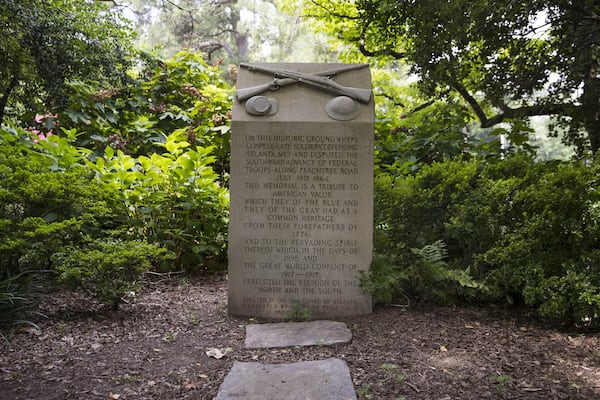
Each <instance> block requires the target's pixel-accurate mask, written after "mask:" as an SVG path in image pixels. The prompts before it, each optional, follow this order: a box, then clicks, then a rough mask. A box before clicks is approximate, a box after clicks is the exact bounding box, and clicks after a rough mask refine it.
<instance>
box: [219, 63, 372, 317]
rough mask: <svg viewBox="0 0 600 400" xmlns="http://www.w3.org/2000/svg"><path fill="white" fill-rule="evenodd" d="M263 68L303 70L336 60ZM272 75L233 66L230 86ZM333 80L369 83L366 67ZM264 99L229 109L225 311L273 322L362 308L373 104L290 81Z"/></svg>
mask: <svg viewBox="0 0 600 400" xmlns="http://www.w3.org/2000/svg"><path fill="white" fill-rule="evenodd" d="M262 65H268V66H269V67H271V68H279V69H282V70H288V71H289V70H291V71H300V72H306V73H318V72H320V71H323V70H330V69H333V68H337V67H343V66H344V65H343V64H262ZM272 80H273V76H272V75H268V74H262V73H257V72H251V71H249V70H248V69H245V68H241V69H240V71H239V74H238V79H237V89H238V91H239V90H241V89H244V88H254V87H260V86H261V85H265V84H268V83H269V82H271V81H272ZM336 82H337V83H338V84H340V85H343V86H345V87H353V88H355V89H361V90H363V91H364V90H367V92H368V91H370V88H371V80H370V72H369V70H368V68H363V69H359V70H355V71H350V72H344V73H340V74H338V75H337V76H336ZM263 96H264V97H265V98H259V99H254V101H252V100H251V99H248V100H246V101H242V102H240V101H239V100H236V101H235V103H234V107H233V119H232V134H231V180H230V198H231V200H230V203H231V205H230V224H229V237H228V240H229V299H228V303H229V312H230V313H231V314H233V315H246V316H255V317H265V318H271V319H276V320H283V319H288V318H290V317H291V316H292V314H293V312H294V310H298V309H299V308H306V309H307V310H308V311H309V312H310V315H311V317H312V318H318V319H327V318H337V317H344V316H353V315H361V314H368V313H370V312H371V310H372V304H371V298H370V296H369V295H367V294H366V293H364V292H363V290H362V289H361V288H360V285H359V273H360V272H361V271H367V270H368V269H369V267H370V264H371V258H372V241H373V238H372V236H373V232H372V229H373V124H374V111H373V101H372V99H371V100H370V101H369V103H368V104H364V103H361V102H359V101H354V100H352V99H350V98H348V97H344V96H341V98H339V97H340V96H336V95H335V94H331V93H329V92H327V91H323V90H315V89H312V88H309V87H307V85H305V84H296V83H293V84H289V85H285V86H282V87H281V88H280V89H279V90H276V91H267V92H266V93H263ZM248 101H250V103H251V104H250V106H251V107H246V106H247V102H248ZM261 113H263V114H261Z"/></svg>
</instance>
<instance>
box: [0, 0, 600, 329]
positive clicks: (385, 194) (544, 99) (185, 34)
mask: <svg viewBox="0 0 600 400" xmlns="http://www.w3.org/2000/svg"><path fill="white" fill-rule="evenodd" d="M211 7H212V8H211ZM284 11H285V13H284ZM599 15H600V5H598V4H597V2H594V1H592V0H589V1H588V0H585V1H581V2H578V4H577V5H573V4H572V3H571V2H565V1H560V0H556V1H552V2H537V1H533V2H528V3H527V4H525V3H518V4H517V3H515V2H512V1H496V2H488V1H474V2H444V3H439V2H429V1H424V2H418V3H415V2H405V1H350V2H349V1H335V0H313V1H309V2H302V1H298V2H281V4H280V3H279V2H271V1H260V2H256V1H255V2H245V1H226V2H218V4H217V3H214V4H213V3H210V7H209V5H208V3H206V2H198V1H192V0H186V1H179V2H177V1H168V2H163V1H154V0H146V1H143V0H138V1H120V2H119V1H115V2H103V1H72V0H44V1H41V0H27V1H20V0H19V1H17V0H6V1H5V2H4V3H3V7H2V8H1V9H0V60H2V61H1V62H0V122H1V125H0V204H1V206H0V324H2V326H4V327H6V326H10V325H11V324H20V323H23V321H34V320H35V318H36V317H35V316H34V315H32V314H31V313H32V312H35V299H36V296H37V295H39V294H43V293H44V292H45V291H46V290H49V289H50V288H54V287H57V285H58V286H60V285H65V284H69V285H72V287H74V288H78V289H81V290H84V291H86V292H89V293H91V294H92V295H95V296H97V297H98V299H100V300H101V301H102V302H104V303H105V304H106V305H107V306H110V307H118V305H119V303H120V302H121V301H122V300H123V299H124V298H125V297H127V296H129V295H131V293H133V292H134V290H135V288H136V285H139V284H140V282H141V280H140V276H142V274H143V273H144V272H146V271H154V272H157V273H160V272H168V271H185V272H186V273H190V274H191V273H194V274H206V273H212V272H222V271H223V270H224V269H225V268H226V259H225V254H226V252H225V250H226V244H227V223H228V190H227V185H228V168H229V120H230V117H231V113H230V108H231V101H232V97H231V96H232V93H233V91H232V84H234V83H235V73H236V65H235V64H236V63H237V62H239V61H240V60H248V59H250V60H261V61H265V60H267V61H292V60H293V61H298V60H302V61H333V60H335V61H339V60H342V61H346V62H368V63H370V64H371V66H372V72H373V81H374V92H375V96H376V108H377V116H378V117H377V121H376V147H375V149H374V151H375V156H376V157H375V159H376V164H375V167H374V173H375V177H376V193H375V196H376V198H375V201H376V207H375V210H376V214H375V225H376V226H375V228H376V229H375V232H376V237H375V255H374V261H373V265H372V269H371V272H370V273H369V274H368V275H364V276H363V277H362V282H363V285H364V287H365V289H366V290H369V291H370V292H371V293H372V294H373V296H374V298H375V300H377V301H379V302H384V303H389V302H402V303H410V304H414V303H415V302H441V303H450V302H473V303H478V304H481V303H489V302H494V303H501V304H506V305H526V306H529V307H532V308H534V309H536V310H537V311H538V312H539V314H540V315H541V316H544V317H547V318H550V319H553V320H556V321H559V322H561V323H565V324H571V325H575V326H581V327H598V325H599V316H600V269H599V268H600V267H599V262H600V198H599V192H598V190H599V187H598V172H599V168H600V166H599V165H598V161H597V155H596V153H597V149H598V139H597V137H598V129H600V128H598V127H599V126H600V117H599V116H600V90H599V88H600V85H599V84H598V82H599V79H600V77H599V76H598V68H597V67H598V59H599V57H600V50H599V46H600V44H599V43H598V37H600V36H599V35H597V33H598V31H599V30H600V18H599V17H598V16H599ZM124 16H127V18H124ZM208 16H210V18H208ZM309 16H310V18H308V17H309ZM129 21H132V22H129ZM200 21H203V23H204V24H199V22H200ZM311 21H312V23H313V25H312V28H313V29H316V28H315V27H318V29H320V32H319V33H311V32H312V31H311V30H310V29H311V24H310V22H311ZM174 22H175V23H174ZM306 22H309V23H306ZM131 25H135V27H136V29H137V31H138V32H139V35H138V36H137V38H136V35H135V34H134V31H133V29H132V27H131ZM248 26H260V29H256V31H255V32H251V31H250V30H248V28H247V27H248ZM290 26H293V27H294V29H293V30H290V29H287V28H289V27H290ZM156 32H161V33H163V34H162V35H161V40H160V41H159V40H158V36H157V34H156ZM219 32H223V35H221V36H219ZM225 32H226V33H225ZM332 34H333V35H332ZM153 38H154V39H153ZM326 39H327V40H329V43H328V42H327V41H326ZM153 40H154V41H155V42H157V43H158V42H160V45H161V47H160V48H159V49H158V50H154V49H153V50H150V49H148V48H147V47H146V49H145V50H140V47H139V46H141V45H148V44H151V43H152V42H153ZM155 44H156V43H155ZM184 47H187V48H192V49H193V51H189V50H186V51H181V50H179V49H181V48H184ZM548 135H549V136H554V138H550V137H548ZM556 137H558V138H556ZM561 139H562V141H563V142H564V144H568V145H569V146H570V147H567V146H565V145H564V144H561V143H560V140H561Z"/></svg>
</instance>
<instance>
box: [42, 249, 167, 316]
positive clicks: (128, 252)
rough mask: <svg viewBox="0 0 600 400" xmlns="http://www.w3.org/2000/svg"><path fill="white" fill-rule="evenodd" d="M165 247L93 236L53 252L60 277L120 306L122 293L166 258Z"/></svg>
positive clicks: (124, 293)
mask: <svg viewBox="0 0 600 400" xmlns="http://www.w3.org/2000/svg"><path fill="white" fill-rule="evenodd" d="M169 258H172V257H171V255H170V254H169V253H168V252H167V250H166V249H164V248H160V247H158V246H156V245H153V244H148V243H144V242H142V241H139V240H114V239H99V240H94V241H92V242H91V243H89V244H88V245H86V246H83V247H75V248H66V249H65V252H62V253H55V254H53V256H52V261H53V262H54V265H55V268H56V270H57V271H58V273H59V280H60V281H62V282H66V283H68V284H70V285H71V286H72V287H74V288H78V289H80V290H84V291H86V292H88V293H91V294H92V295H95V296H96V297H97V298H98V299H99V300H100V301H101V302H102V303H103V304H105V305H108V306H111V307H112V308H113V309H117V308H118V306H119V304H120V302H121V300H122V299H123V297H124V296H125V295H126V294H127V293H129V292H131V291H133V290H134V289H136V288H137V284H138V283H139V278H140V275H141V274H142V273H143V272H145V271H148V270H150V269H152V267H153V266H155V265H159V264H160V263H163V262H165V261H166V260H168V259H169Z"/></svg>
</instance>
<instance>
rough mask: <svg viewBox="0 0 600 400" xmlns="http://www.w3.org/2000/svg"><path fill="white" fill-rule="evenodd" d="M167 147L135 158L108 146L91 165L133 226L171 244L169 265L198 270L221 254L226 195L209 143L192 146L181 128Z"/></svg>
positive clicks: (138, 232) (144, 234)
mask: <svg viewBox="0 0 600 400" xmlns="http://www.w3.org/2000/svg"><path fill="white" fill-rule="evenodd" d="M163 147H164V149H165V151H164V152H163V153H161V154H158V153H154V154H152V156H150V157H146V156H139V157H137V158H135V157H132V156H129V155H126V154H124V153H123V152H122V151H120V150H119V151H117V152H116V153H115V152H113V151H112V149H111V148H110V147H108V148H107V149H106V154H105V158H98V159H97V160H96V163H95V165H94V168H95V169H96V170H97V173H98V177H99V179H101V180H102V181H104V182H105V183H106V184H107V185H108V186H110V187H111V188H113V189H114V190H116V191H117V193H118V194H119V198H120V199H121V201H122V202H123V204H124V206H125V207H126V209H127V210H128V217H129V221H128V224H129V225H130V226H131V228H132V231H133V232H135V234H136V235H137V236H138V237H139V238H141V239H144V240H147V241H148V242H150V243H158V244H160V245H162V246H164V247H166V248H168V249H170V250H171V251H172V252H173V253H174V254H175V255H176V259H175V261H174V262H173V263H172V264H171V266H170V268H179V269H185V270H187V271H188V272H199V271H202V269H204V268H207V267H206V259H207V258H208V257H210V256H216V255H220V254H223V253H224V250H225V245H226V240H227V222H228V206H229V196H228V192H227V190H226V189H225V188H223V187H222V186H221V185H220V184H219V182H218V175H217V174H216V173H215V172H214V170H213V169H212V167H211V163H212V162H213V161H214V157H213V156H212V155H210V152H211V150H212V148H202V147H200V146H195V147H194V148H191V147H192V146H191V145H190V143H189V142H187V140H186V135H185V132H184V131H182V130H178V131H175V132H173V133H172V134H171V135H169V136H168V137H167V139H166V143H165V144H164V145H163Z"/></svg>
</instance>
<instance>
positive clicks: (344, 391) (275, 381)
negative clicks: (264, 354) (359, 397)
mask: <svg viewBox="0 0 600 400" xmlns="http://www.w3.org/2000/svg"><path fill="white" fill-rule="evenodd" d="M240 399H244V400H281V399H286V400H356V392H355V391H354V385H353V384H352V379H351V377H350V371H349V369H348V366H347V365H346V363H345V362H344V361H342V360H340V359H338V358H329V359H326V360H319V361H302V362H296V363H291V364H261V363H252V362H238V361H236V362H234V363H233V368H232V369H231V371H230V372H229V374H228V375H227V376H226V377H225V380H224V381H223V384H222V385H221V388H220V389H219V393H218V394H217V397H216V400H240Z"/></svg>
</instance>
